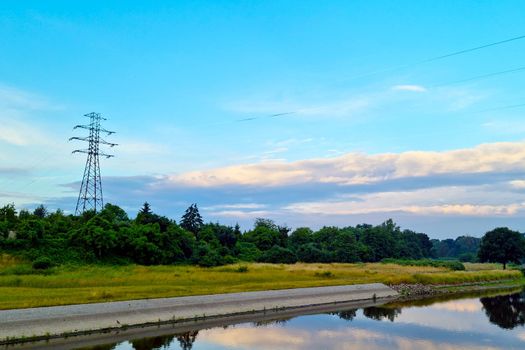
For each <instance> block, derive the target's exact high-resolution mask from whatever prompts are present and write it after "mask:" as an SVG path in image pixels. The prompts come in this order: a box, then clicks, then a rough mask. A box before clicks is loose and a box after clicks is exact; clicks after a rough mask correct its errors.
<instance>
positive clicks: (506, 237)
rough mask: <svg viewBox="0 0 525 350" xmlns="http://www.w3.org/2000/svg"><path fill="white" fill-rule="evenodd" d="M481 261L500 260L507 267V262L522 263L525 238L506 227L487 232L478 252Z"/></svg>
mask: <svg viewBox="0 0 525 350" xmlns="http://www.w3.org/2000/svg"><path fill="white" fill-rule="evenodd" d="M478 257H479V260H480V261H481V262H486V261H488V262H498V263H501V264H503V269H505V267H506V265H507V263H509V262H513V263H517V264H518V263H520V261H521V259H523V258H524V257H525V238H524V237H523V235H522V234H521V233H519V232H517V231H512V230H510V229H508V228H506V227H500V228H496V229H494V230H492V231H489V232H487V233H486V234H485V235H484V236H483V238H482V239H481V244H480V247H479V253H478Z"/></svg>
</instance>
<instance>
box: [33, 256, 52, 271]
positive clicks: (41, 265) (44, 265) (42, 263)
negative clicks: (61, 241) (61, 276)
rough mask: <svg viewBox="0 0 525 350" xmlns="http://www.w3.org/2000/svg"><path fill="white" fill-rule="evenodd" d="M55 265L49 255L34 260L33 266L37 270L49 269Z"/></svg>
mask: <svg viewBox="0 0 525 350" xmlns="http://www.w3.org/2000/svg"><path fill="white" fill-rule="evenodd" d="M52 266H53V262H52V261H51V259H49V258H48V257H43V258H38V259H36V260H35V261H33V268H34V269H35V270H47V269H49V268H50V267H52Z"/></svg>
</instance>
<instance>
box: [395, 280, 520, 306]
mask: <svg viewBox="0 0 525 350" xmlns="http://www.w3.org/2000/svg"><path fill="white" fill-rule="evenodd" d="M524 286H525V278H521V279H512V280H507V281H505V280H502V281H495V282H479V283H458V284H443V285H424V284H405V283H402V284H397V285H390V286H389V287H390V288H392V289H394V290H395V291H396V292H398V293H399V297H398V299H397V301H400V302H402V301H414V300H419V299H432V298H435V297H441V296H447V295H452V296H455V295H462V294H472V293H477V292H487V291H495V292H497V291H506V290H512V289H514V290H519V289H521V288H523V287H524Z"/></svg>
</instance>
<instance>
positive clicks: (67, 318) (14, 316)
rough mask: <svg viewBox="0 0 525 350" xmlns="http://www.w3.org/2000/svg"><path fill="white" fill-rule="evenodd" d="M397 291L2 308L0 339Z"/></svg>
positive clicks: (268, 310) (376, 298) (367, 288)
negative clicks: (16, 308) (15, 308)
mask: <svg viewBox="0 0 525 350" xmlns="http://www.w3.org/2000/svg"><path fill="white" fill-rule="evenodd" d="M397 296H398V293H397V292H396V291H395V290H393V289H391V288H389V287H387V286H385V285H384V284H380V283H374V284H362V285H351V286H334V287H316V288H298V289H286V290H274V291H261V292H245V293H230V294H218V295H203V296H190V297H178V298H161V299H145V300H132V301H120V302H110V303H97V304H83V305H68V306H54V307H42V308H32V309H18V310H4V311H0V335H1V337H0V344H2V343H6V342H10V341H11V340H13V338H18V339H20V338H26V339H27V338H35V337H37V338H38V337H53V336H56V335H73V334H87V333H91V332H94V333H96V332H97V331H99V332H100V331H108V330H117V329H123V328H124V329H129V328H132V327H140V326H147V325H161V324H183V323H188V322H190V321H191V322H199V321H200V322H210V321H213V320H214V319H219V318H221V319H225V318H228V317H230V318H243V319H246V316H249V315H250V314H264V315H268V316H271V315H272V314H276V315H277V314H280V313H283V311H286V310H288V311H290V310H300V309H301V308H305V309H310V310H313V309H315V308H316V307H317V308H319V307H322V306H328V305H331V304H332V305H333V304H337V303H341V304H344V303H353V305H354V306H355V307H360V306H365V305H366V303H369V302H370V301H373V302H374V303H376V302H381V301H389V300H392V299H394V298H396V297H397ZM361 304H363V305H361Z"/></svg>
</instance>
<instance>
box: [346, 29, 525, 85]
mask: <svg viewBox="0 0 525 350" xmlns="http://www.w3.org/2000/svg"><path fill="white" fill-rule="evenodd" d="M521 39H525V35H520V36H516V37H513V38H509V39H505V40H500V41H496V42H492V43H488V44H484V45H480V46H475V47H471V48H468V49H463V50H459V51H454V52H450V53H447V54H444V55H439V56H434V57H429V58H426V59H424V60H421V61H417V62H413V63H406V64H402V65H399V66H396V67H390V68H384V69H380V70H376V71H372V72H368V73H364V74H360V75H357V76H354V77H352V78H348V79H345V80H347V81H348V80H354V79H359V78H364V77H368V76H371V75H376V74H380V73H387V72H394V71H397V70H401V69H405V68H410V67H415V66H419V65H422V64H425V63H430V62H434V61H439V60H442V59H445V58H449V57H453V56H458V55H462V54H465V53H469V52H473V51H478V50H482V49H485V48H488V47H492V46H497V45H502V44H506V43H509V42H512V41H517V40H521Z"/></svg>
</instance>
